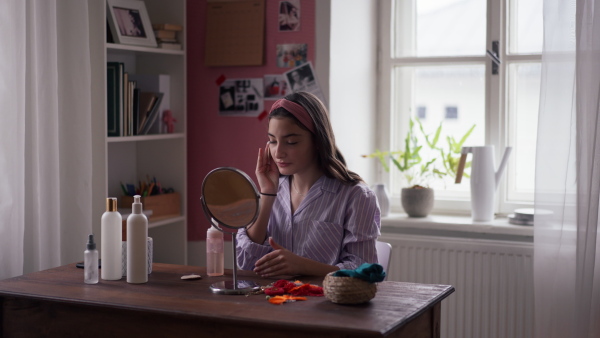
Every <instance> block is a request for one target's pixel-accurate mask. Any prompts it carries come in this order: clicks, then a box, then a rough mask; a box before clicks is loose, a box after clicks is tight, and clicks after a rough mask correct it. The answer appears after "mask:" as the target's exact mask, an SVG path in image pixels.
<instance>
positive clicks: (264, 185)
mask: <svg viewBox="0 0 600 338" xmlns="http://www.w3.org/2000/svg"><path fill="white" fill-rule="evenodd" d="M256 178H257V179H258V184H259V185H260V192H262V193H265V194H276V193H277V189H278V187H279V169H277V165H276V164H275V161H273V158H271V152H270V151H269V142H267V146H266V147H265V149H264V150H263V149H262V148H259V149H258V159H257V161H256Z"/></svg>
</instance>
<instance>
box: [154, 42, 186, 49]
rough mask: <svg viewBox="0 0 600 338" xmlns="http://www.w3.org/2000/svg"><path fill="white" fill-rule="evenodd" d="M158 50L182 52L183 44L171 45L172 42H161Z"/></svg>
mask: <svg viewBox="0 0 600 338" xmlns="http://www.w3.org/2000/svg"><path fill="white" fill-rule="evenodd" d="M158 48H162V49H172V50H181V44H180V43H171V42H159V43H158Z"/></svg>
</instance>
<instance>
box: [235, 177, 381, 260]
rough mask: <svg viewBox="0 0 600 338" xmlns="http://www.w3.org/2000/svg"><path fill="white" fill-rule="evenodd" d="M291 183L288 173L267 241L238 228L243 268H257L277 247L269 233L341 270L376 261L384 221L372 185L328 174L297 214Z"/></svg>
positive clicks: (290, 247) (301, 253)
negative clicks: (351, 182)
mask: <svg viewBox="0 0 600 338" xmlns="http://www.w3.org/2000/svg"><path fill="white" fill-rule="evenodd" d="M289 187H290V184H289V177H288V176H282V177H280V178H279V189H278V192H277V198H276V200H275V202H274V204H273V209H272V211H271V216H270V218H269V224H268V226H267V240H266V241H265V242H264V243H262V244H258V243H254V242H253V241H252V240H251V239H250V238H249V237H248V235H247V233H246V230H245V229H240V230H239V231H238V234H237V240H238V250H237V262H238V266H239V267H240V268H241V269H243V270H253V269H254V264H255V263H256V261H257V260H258V259H260V258H261V257H262V256H264V255H266V254H267V253H269V252H271V251H273V249H272V248H271V246H270V245H269V242H268V237H273V239H274V240H275V242H277V243H278V244H279V245H281V246H283V247H284V248H286V249H288V250H290V251H292V252H293V253H295V254H297V255H299V256H302V257H306V258H309V259H312V260H315V261H318V262H321V263H325V264H330V265H336V266H338V267H339V268H340V269H351V270H352V269H356V268H358V267H359V266H360V265H361V264H363V263H377V252H376V250H375V241H376V240H377V237H378V236H379V229H380V227H381V220H380V212H379V206H378V204H377V198H376V197H375V194H374V193H373V191H372V190H371V189H369V187H368V186H366V185H365V184H364V183H359V184H357V185H355V186H350V185H345V184H343V183H341V182H340V181H338V180H336V179H333V178H328V177H326V176H325V175H323V176H322V177H321V178H319V179H318V180H317V182H315V184H313V186H312V187H311V188H310V190H309V191H308V194H307V195H306V197H305V198H304V200H303V201H302V203H300V206H299V207H298V209H297V210H296V212H295V213H294V214H293V215H292V208H291V204H290V188H289Z"/></svg>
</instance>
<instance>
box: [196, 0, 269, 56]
mask: <svg viewBox="0 0 600 338" xmlns="http://www.w3.org/2000/svg"><path fill="white" fill-rule="evenodd" d="M206 20H207V22H206V48H205V65H206V66H260V65H262V64H263V60H264V55H263V53H264V49H265V48H264V45H265V39H264V37H265V0H243V1H209V2H207V15H206Z"/></svg>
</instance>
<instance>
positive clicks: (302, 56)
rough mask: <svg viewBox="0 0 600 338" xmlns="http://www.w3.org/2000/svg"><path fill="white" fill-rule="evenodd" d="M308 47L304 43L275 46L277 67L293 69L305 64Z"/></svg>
mask: <svg viewBox="0 0 600 338" xmlns="http://www.w3.org/2000/svg"><path fill="white" fill-rule="evenodd" d="M307 54H308V45H307V44H305V43H292V44H286V45H277V67H280V68H293V67H298V66H300V65H302V64H305V63H306V55H307Z"/></svg>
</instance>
